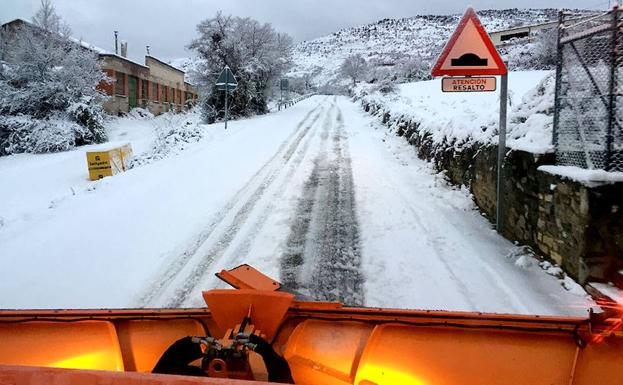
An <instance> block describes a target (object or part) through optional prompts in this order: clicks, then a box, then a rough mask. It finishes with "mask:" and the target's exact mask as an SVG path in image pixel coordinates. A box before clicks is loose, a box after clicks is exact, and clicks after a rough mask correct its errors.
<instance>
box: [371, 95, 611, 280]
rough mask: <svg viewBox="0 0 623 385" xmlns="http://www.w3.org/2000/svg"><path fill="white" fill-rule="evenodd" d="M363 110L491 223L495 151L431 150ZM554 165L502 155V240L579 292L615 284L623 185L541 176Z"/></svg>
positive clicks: (410, 130) (417, 136) (412, 133)
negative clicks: (589, 285) (526, 251)
mask: <svg viewBox="0 0 623 385" xmlns="http://www.w3.org/2000/svg"><path fill="white" fill-rule="evenodd" d="M363 108H364V110H365V111H367V112H369V113H371V114H373V115H375V116H377V117H378V118H379V119H380V120H381V122H382V123H383V124H386V125H388V126H389V127H390V129H392V130H394V131H395V132H396V134H397V135H399V136H404V137H405V138H406V139H407V140H408V142H409V143H410V144H411V145H413V146H414V148H415V150H416V152H417V153H418V156H419V157H420V158H422V159H426V160H429V161H431V162H433V164H434V165H435V168H436V169H437V170H438V171H444V172H445V174H446V176H447V178H448V180H449V181H450V182H451V183H453V184H457V185H465V186H468V187H469V188H470V191H471V192H472V194H473V197H474V201H475V203H476V205H477V206H478V207H479V209H480V210H481V212H482V213H483V214H484V215H485V216H486V217H487V218H488V219H489V220H490V221H491V222H492V223H493V222H495V210H496V174H497V146H495V145H473V146H470V147H460V150H457V149H456V148H455V146H452V145H450V144H446V145H439V144H435V143H433V141H432V140H431V139H430V137H429V136H427V135H426V134H422V133H421V132H420V131H418V126H419V124H418V123H417V122H413V121H409V120H407V119H405V118H395V119H392V117H391V116H390V113H389V112H387V111H384V110H383V109H382V108H381V107H380V106H377V105H371V104H366V103H363ZM554 161H555V159H554V154H533V153H529V152H525V151H515V150H513V151H511V150H510V149H507V157H506V159H505V166H504V167H505V173H506V177H505V185H504V190H505V194H504V197H505V200H504V201H505V205H504V206H503V214H504V218H505V219H504V227H503V229H502V231H501V233H502V234H503V235H504V236H505V237H506V238H508V239H510V240H512V241H516V242H518V243H520V244H523V245H528V246H530V247H532V249H533V250H534V251H535V252H536V253H537V254H540V255H541V256H543V257H545V258H547V259H550V260H552V261H554V262H556V263H557V264H559V265H560V266H561V267H562V268H563V269H564V270H565V271H566V272H567V273H568V274H569V275H570V276H572V277H573V278H575V279H576V280H578V281H579V282H580V283H582V284H584V283H586V282H587V281H589V280H613V281H617V280H618V279H620V278H621V277H620V275H617V272H618V271H620V270H622V269H623V183H617V184H606V185H601V186H587V185H585V184H582V183H579V182H576V181H573V180H570V179H567V178H564V177H561V176H558V175H552V174H549V173H546V172H543V171H539V170H538V168H539V166H542V165H550V164H554Z"/></svg>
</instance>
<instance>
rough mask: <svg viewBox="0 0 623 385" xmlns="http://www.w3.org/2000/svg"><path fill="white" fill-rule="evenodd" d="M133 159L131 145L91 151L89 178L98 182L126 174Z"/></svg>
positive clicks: (89, 155) (88, 157)
mask: <svg viewBox="0 0 623 385" xmlns="http://www.w3.org/2000/svg"><path fill="white" fill-rule="evenodd" d="M131 158H132V147H131V146H130V144H129V143H126V144H122V145H120V146H111V147H102V148H100V149H98V151H89V152H87V164H88V165H89V178H90V179H91V180H98V179H102V178H104V177H107V176H113V175H117V174H119V173H121V172H124V171H125V170H127V169H128V165H129V161H130V159H131Z"/></svg>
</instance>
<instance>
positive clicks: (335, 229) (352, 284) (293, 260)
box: [281, 107, 364, 306]
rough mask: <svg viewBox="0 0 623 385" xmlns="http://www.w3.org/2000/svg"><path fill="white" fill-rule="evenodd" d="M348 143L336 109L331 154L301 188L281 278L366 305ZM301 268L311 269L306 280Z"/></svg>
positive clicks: (306, 289)
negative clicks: (301, 191) (301, 193)
mask: <svg viewBox="0 0 623 385" xmlns="http://www.w3.org/2000/svg"><path fill="white" fill-rule="evenodd" d="M346 139H347V135H346V133H345V131H344V124H343V117H342V112H341V110H340V109H339V107H338V113H337V117H336V122H335V125H334V132H333V136H332V142H333V143H332V144H333V146H332V151H331V154H328V152H327V151H326V149H325V150H323V151H321V153H320V154H319V155H318V157H317V159H316V160H315V165H314V169H313V171H312V174H311V175H310V177H309V178H308V180H307V181H306V183H305V185H304V189H303V195H302V197H301V199H300V201H299V205H298V208H297V212H296V214H295V215H296V217H295V219H294V221H293V223H292V225H291V234H290V236H289V238H288V242H287V248H286V252H285V253H284V255H282V257H281V280H282V282H284V284H285V286H286V287H289V288H292V289H294V290H300V291H302V292H304V293H305V294H309V295H311V296H312V297H315V298H316V299H319V300H327V301H340V302H342V303H344V304H346V305H353V306H359V305H363V303H364V295H363V275H362V273H361V271H360V266H361V251H360V244H359V225H358V221H357V216H356V209H355V197H354V185H353V176H352V169H351V161H350V155H349V152H348V145H347V142H346ZM305 266H307V269H306V268H305ZM303 270H308V271H309V277H308V278H305V277H303V273H304V271H303Z"/></svg>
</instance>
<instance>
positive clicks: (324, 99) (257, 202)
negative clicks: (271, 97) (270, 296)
mask: <svg viewBox="0 0 623 385" xmlns="http://www.w3.org/2000/svg"><path fill="white" fill-rule="evenodd" d="M206 127H207V128H206V129H210V130H214V132H213V133H212V134H211V135H208V138H207V139H206V140H204V141H202V142H199V143H198V144H196V145H194V146H192V147H191V148H190V149H188V150H186V151H184V152H183V153H181V154H179V155H177V156H174V157H172V158H169V159H165V160H161V161H157V162H154V163H152V164H148V165H145V166H141V167H138V168H136V169H133V170H130V171H129V172H127V173H125V174H122V175H119V176H116V177H114V178H107V179H104V180H102V181H98V182H95V183H85V182H84V180H83V176H82V175H81V174H76V178H75V180H73V182H63V183H73V184H74V186H80V187H79V188H77V193H76V188H74V189H73V191H72V190H70V187H72V186H71V184H70V185H68V186H67V188H66V189H65V190H67V191H72V193H71V194H67V195H66V196H63V197H61V198H56V199H54V202H55V204H54V205H51V206H50V207H44V206H45V205H42V204H38V205H35V206H36V207H35V208H31V209H28V210H26V209H24V210H22V211H24V213H22V214H21V215H18V214H19V213H18V211H19V210H13V211H11V210H9V208H8V207H3V206H2V204H3V203H2V202H0V216H2V213H3V210H4V211H6V212H10V213H12V214H11V215H9V217H8V221H7V223H6V224H5V225H4V226H1V225H0V245H1V246H0V261H1V262H2V264H3V267H6V268H3V269H2V271H1V272H0V275H1V276H0V308H1V307H21V308H23V307H102V306H107V307H126V306H141V307H161V306H202V305H203V303H202V299H201V295H200V293H201V291H202V290H205V289H209V288H213V287H221V286H222V283H220V282H219V280H218V279H217V278H215V277H214V273H215V272H217V271H219V270H221V269H223V268H231V267H234V266H237V265H239V264H241V263H249V264H251V265H253V266H255V267H256V268H258V269H260V270H261V271H263V272H265V273H266V274H267V275H270V276H273V277H275V278H279V279H280V280H281V281H282V282H284V283H285V284H286V285H287V286H288V287H291V288H293V289H295V290H297V291H299V292H301V293H303V294H307V295H309V296H312V297H315V298H318V299H328V300H340V301H343V302H345V303H348V304H353V305H362V304H363V305H366V306H375V307H376V306H382V307H401V308H426V309H448V310H473V311H487V312H513V313H532V314H583V313H584V312H585V309H586V307H587V306H590V302H589V301H588V300H587V299H586V296H585V295H584V294H583V293H582V292H581V291H580V290H578V288H577V287H573V286H572V285H571V287H572V290H571V291H569V290H566V289H565V288H563V286H562V285H561V280H559V279H558V278H555V277H553V276H551V275H547V274H545V272H544V271H543V270H542V269H541V268H540V267H539V266H538V264H537V262H536V261H535V260H533V259H531V258H529V257H526V256H523V255H521V253H520V251H521V250H520V249H519V248H517V247H515V246H514V245H512V244H511V243H510V242H508V241H506V240H504V239H503V238H501V237H499V236H498V235H497V234H496V233H495V232H494V231H493V230H492V229H491V227H490V225H489V223H488V222H487V221H486V220H485V219H484V218H482V217H481V215H480V214H479V213H478V211H476V210H475V208H474V205H473V203H472V201H471V198H470V196H469V194H468V192H467V191H465V190H464V189H456V188H452V187H450V186H448V185H447V184H446V183H445V181H444V180H443V178H442V176H439V175H435V174H434V173H433V172H432V171H431V169H430V168H429V165H428V164H427V163H425V162H423V161H421V160H419V159H417V157H416V156H415V153H414V151H413V149H412V148H410V147H409V146H408V145H407V144H406V143H405V142H404V141H403V140H402V139H401V138H397V137H393V136H389V135H388V134H387V132H386V131H385V130H384V129H383V128H381V127H380V126H379V125H378V124H377V123H376V122H375V121H374V120H373V118H371V117H369V116H367V115H365V114H364V113H363V112H362V111H361V109H360V108H359V107H358V106H357V105H356V104H354V103H352V102H351V101H349V100H348V99H347V98H344V97H334V96H316V97H313V98H310V99H308V100H305V101H303V102H301V103H299V104H297V105H296V106H294V107H293V108H291V109H288V110H285V111H281V112H278V113H275V114H271V115H268V116H264V117H261V118H254V119H249V120H243V121H236V122H232V124H231V129H230V130H228V131H226V132H225V131H222V129H221V128H220V126H218V125H215V126H206ZM217 130H218V131H217ZM81 151H82V153H80V154H78V153H79V151H76V152H74V153H75V154H74V155H71V154H57V155H54V156H56V158H55V159H57V160H58V163H62V162H67V163H68V164H69V162H73V163H75V161H76V159H77V158H78V155H80V156H81V157H82V156H84V153H83V152H84V150H81ZM72 154H73V153H72ZM35 158H36V157H35ZM35 158H27V159H26V161H28V162H30V163H36V162H37V160H36V159H35ZM74 158H75V159H74ZM33 159H34V160H33ZM14 163H16V159H15V158H14V159H8V160H4V161H0V181H1V180H2V178H9V176H11V177H14V176H13V175H14V174H15V169H12V167H13V165H14ZM57 166H58V165H57ZM35 168H36V167H35ZM37 171H39V172H41V171H42V170H37ZM78 172H79V171H76V173H78ZM80 172H82V171H80ZM78 175H80V176H78ZM65 179H69V180H71V178H65ZM24 183H27V182H24ZM22 188H25V187H22ZM62 190H63V189H62V188H57V189H56V190H55V194H56V193H57V191H62ZM9 198H11V197H9ZM13 198H14V197H13ZM7 199H8V198H7ZM13 200H15V199H13ZM9 201H10V199H9ZM566 284H567V285H569V282H566Z"/></svg>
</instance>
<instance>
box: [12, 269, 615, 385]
mask: <svg viewBox="0 0 623 385" xmlns="http://www.w3.org/2000/svg"><path fill="white" fill-rule="evenodd" d="M247 274H248V271H245V272H244V274H236V273H234V278H233V279H234V280H235V281H236V282H237V286H238V287H244V289H240V290H213V291H208V292H205V293H204V298H205V299H206V301H207V302H208V304H209V308H208V309H166V310H97V311H88V310H85V311H77V310H71V311H62V310H59V311H1V312H0V341H2V344H0V379H1V380H2V381H0V382H1V383H5V382H6V383H16V384H17V383H63V384H96V383H98V384H99V383H107V384H117V383H128V382H130V383H137V384H161V383H162V382H163V381H164V380H163V377H162V375H153V374H150V373H149V372H150V371H151V370H152V368H153V367H154V365H155V363H156V362H157V361H158V358H159V357H160V355H161V354H162V353H163V352H164V350H165V349H166V348H167V347H168V346H170V345H171V344H172V343H173V342H174V341H176V340H177V339H179V338H182V337H185V336H206V335H213V336H214V335H221V334H223V333H225V332H227V331H228V330H231V329H232V328H234V327H235V326H236V325H234V324H233V323H235V322H236V320H238V319H239V316H240V315H242V314H244V315H245V316H248V315H250V318H249V319H250V320H252V321H253V323H254V324H255V325H256V326H257V328H258V330H261V333H262V335H264V336H265V337H266V339H267V340H268V341H270V342H271V343H272V347H273V348H274V350H275V351H276V352H277V353H279V354H281V355H283V356H284V357H285V358H286V360H287V362H288V365H289V367H290V369H291V372H292V377H293V379H294V381H295V383H297V384H357V385H371V384H415V385H433V384H434V385H459V384H460V385H472V384H482V385H485V384H487V385H489V384H505V385H513V384H517V385H519V384H521V385H525V384H531V385H540V384H543V385H545V384H547V385H552V384H554V385H569V384H575V385H582V384H586V385H589V384H600V385H620V384H622V383H623V377H622V375H621V373H623V354H622V353H623V333H622V332H621V318H620V316H621V314H620V313H619V312H618V310H617V311H614V312H610V313H606V314H603V315H601V316H593V317H586V318H578V317H542V316H525V315H500V314H483V313H466V312H445V311H422V310H397V309H377V308H374V309H372V308H348V307H343V306H342V305H341V304H339V303H332V302H309V301H297V300H296V299H295V297H294V295H292V294H290V293H287V292H284V291H282V290H280V289H278V287H279V286H278V285H273V284H272V281H269V280H270V279H269V278H267V277H266V278H267V279H268V280H267V281H264V280H252V281H251V282H250V283H248V284H245V283H244V282H243V281H244V280H245V279H247V278H248V277H247ZM222 277H224V279H225V280H227V279H228V277H230V275H228V274H223V275H222ZM230 278H231V277H230ZM255 278H257V277H255ZM255 278H253V279H255ZM265 283H270V285H267V284H265ZM254 287H261V288H262V289H256V288H254ZM275 288H277V289H275ZM52 368H55V369H52ZM59 368H65V369H59ZM76 369H78V370H76ZM93 370H95V371H96V372H93ZM166 378H167V381H169V382H171V383H184V384H195V383H197V384H199V383H205V384H217V383H223V384H227V383H241V384H242V383H247V382H246V381H245V382H238V381H234V380H231V379H227V378H226V379H216V378H207V379H206V378H194V377H180V376H169V377H166ZM3 381H4V382H3ZM33 381H34V382H33ZM124 381H125V382H124Z"/></svg>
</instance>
